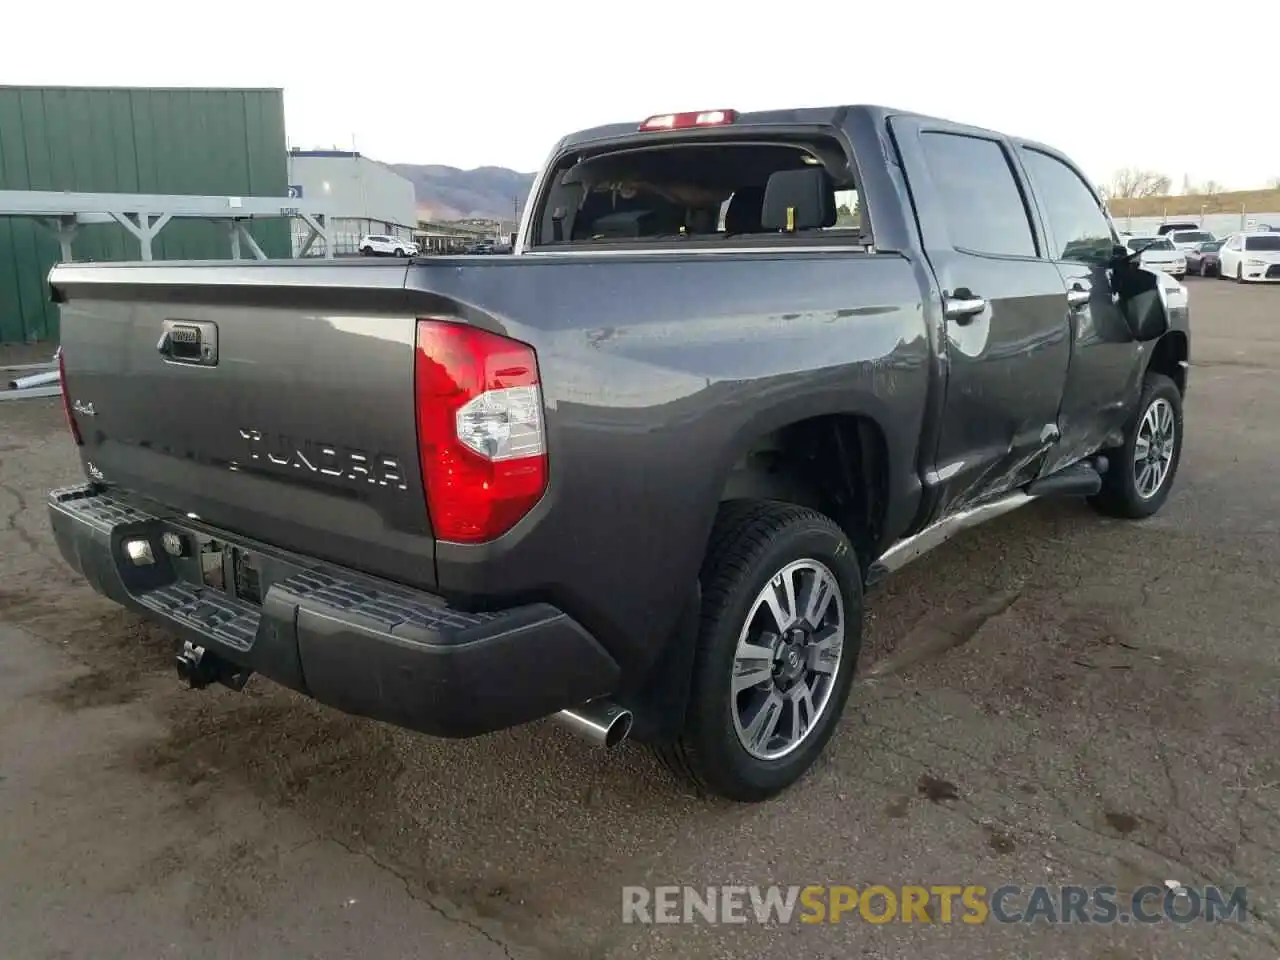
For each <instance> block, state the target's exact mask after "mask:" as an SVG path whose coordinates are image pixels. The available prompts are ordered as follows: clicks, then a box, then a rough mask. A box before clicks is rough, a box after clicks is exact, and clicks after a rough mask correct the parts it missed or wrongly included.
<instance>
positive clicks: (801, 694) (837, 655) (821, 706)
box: [730, 560, 845, 760]
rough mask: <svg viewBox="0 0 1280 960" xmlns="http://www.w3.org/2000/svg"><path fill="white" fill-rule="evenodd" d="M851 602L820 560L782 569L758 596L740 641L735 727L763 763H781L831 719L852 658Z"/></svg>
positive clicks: (736, 655) (735, 666) (734, 695)
mask: <svg viewBox="0 0 1280 960" xmlns="http://www.w3.org/2000/svg"><path fill="white" fill-rule="evenodd" d="M844 634H845V610H844V598H843V597H842V596H841V594H840V585H839V582H838V581H837V580H836V577H835V574H833V573H832V572H831V570H830V569H829V568H828V567H827V566H826V565H825V564H823V563H820V562H819V561H817V560H797V561H795V562H793V563H789V564H787V565H786V566H785V567H783V568H782V569H781V570H779V571H778V572H777V573H776V574H774V575H773V577H772V578H771V579H770V580H769V582H768V583H767V584H765V586H764V588H763V589H762V590H761V591H760V592H759V593H758V594H756V598H755V600H754V601H753V602H752V604H751V608H750V611H749V612H748V613H747V619H746V623H744V624H743V627H742V631H741V633H739V634H738V646H737V649H736V650H735V652H734V660H733V684H732V688H731V694H730V696H731V698H732V713H733V726H734V729H735V730H736V731H737V733H738V740H739V742H740V743H741V744H742V746H743V749H745V750H746V751H747V753H749V754H750V755H751V756H753V757H755V758H756V759H757V760H778V759H781V758H782V757H785V756H786V755H787V754H789V753H791V752H792V751H793V750H796V749H797V748H798V747H800V745H801V744H803V743H804V742H805V741H806V740H808V738H809V736H810V735H811V734H812V733H813V731H814V730H816V729H817V727H818V722H819V721H820V720H821V719H822V718H823V716H825V714H826V711H827V708H828V707H829V706H830V703H831V694H832V692H833V690H834V689H835V681H836V675H837V674H838V672H839V670H840V663H841V660H842V658H843V654H844Z"/></svg>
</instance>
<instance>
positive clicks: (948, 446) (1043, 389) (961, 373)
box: [890, 117, 1070, 519]
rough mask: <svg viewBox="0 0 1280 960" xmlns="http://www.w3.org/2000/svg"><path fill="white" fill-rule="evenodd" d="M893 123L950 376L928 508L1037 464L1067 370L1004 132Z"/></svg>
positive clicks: (939, 415) (1029, 472)
mask: <svg viewBox="0 0 1280 960" xmlns="http://www.w3.org/2000/svg"><path fill="white" fill-rule="evenodd" d="M890 126H891V130H892V132H893V137H894V139H895V141H897V143H898V146H899V154H900V156H901V159H902V165H903V168H904V169H905V171H906V174H907V181H908V184H909V185H910V188H911V195H912V201H913V203H914V205H915V207H916V215H917V219H918V222H919V224H920V234H921V240H922V243H923V246H924V252H925V254H926V256H927V257H928V260H929V263H930V264H931V265H932V267H933V272H934V275H935V276H936V278H937V281H938V285H939V286H940V287H941V289H942V296H943V314H944V316H943V328H942V331H941V341H942V342H941V343H940V345H939V346H940V352H941V353H942V354H943V357H944V360H945V370H946V386H945V393H944V396H943V397H942V398H941V403H940V407H935V411H936V416H935V417H933V418H931V420H930V423H931V425H933V426H934V432H933V435H932V436H926V438H925V439H926V444H930V445H932V448H933V449H932V452H933V459H932V462H930V461H928V460H926V461H925V464H924V470H923V474H924V479H925V486H926V497H927V498H928V507H929V508H930V513H931V519H936V518H938V517H940V516H943V515H945V514H947V513H950V512H954V511H955V510H958V509H962V508H964V507H966V506H968V505H971V504H973V503H974V502H976V501H980V500H983V499H986V498H989V497H991V496H994V495H996V494H999V493H1002V492H1005V491H1007V490H1010V489H1012V488H1014V487H1017V486H1020V485H1022V484H1024V483H1027V482H1029V481H1031V480H1033V479H1035V477H1036V476H1037V475H1038V474H1039V472H1040V466H1041V463H1042V462H1043V460H1044V457H1045V456H1046V454H1047V452H1048V451H1049V449H1051V447H1052V445H1053V443H1054V441H1055V440H1056V439H1057V433H1058V428H1057V425H1056V420H1057V416H1058V407H1059V403H1060V401H1061V399H1062V390H1063V386H1064V384H1065V382H1066V376H1067V364H1068V362H1069V354H1070V348H1069V344H1068V334H1067V314H1066V290H1065V288H1064V287H1063V284H1062V277H1061V276H1060V275H1059V273H1058V270H1057V268H1055V267H1054V265H1053V264H1052V263H1051V262H1050V261H1049V260H1047V259H1045V258H1044V257H1043V255H1042V243H1043V241H1042V238H1041V236H1040V233H1039V231H1038V229H1037V223H1036V221H1035V219H1034V217H1033V214H1032V211H1031V208H1030V205H1029V203H1028V198H1027V194H1026V190H1025V187H1024V184H1023V182H1022V180H1021V179H1020V176H1019V173H1018V170H1017V168H1016V166H1015V164H1014V162H1013V159H1012V148H1011V145H1010V143H1009V142H1008V141H1007V140H1006V139H1004V138H1002V137H1000V136H999V135H998V134H994V133H991V132H989V131H984V130H977V129H973V128H968V127H960V126H958V125H954V124H947V123H944V122H941V121H930V120H921V119H917V118H914V117H894V118H893V119H892V120H891V121H890ZM922 449H923V450H924V451H925V454H924V455H925V456H928V452H929V447H928V446H926V447H924V448H922Z"/></svg>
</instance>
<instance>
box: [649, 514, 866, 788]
mask: <svg viewBox="0 0 1280 960" xmlns="http://www.w3.org/2000/svg"><path fill="white" fill-rule="evenodd" d="M702 577H703V603H702V621H701V626H700V631H699V637H698V649H697V651H696V654H695V660H694V674H693V683H692V689H691V694H690V700H689V707H688V710H687V712H686V717H685V727H684V730H683V731H682V733H681V734H680V736H679V738H678V739H677V740H676V741H675V742H674V743H670V744H664V745H661V746H659V747H658V748H657V752H658V755H659V757H661V758H662V759H663V760H664V761H665V762H666V763H667V765H668V766H669V767H671V769H672V770H673V771H675V772H676V773H677V774H678V775H680V776H682V777H684V778H685V779H687V780H689V781H690V782H692V783H693V784H694V785H695V786H696V787H698V788H699V789H700V790H702V791H703V792H705V793H712V794H718V795H720V796H723V797H727V798H729V799H731V800H738V801H743V802H755V801H760V800H765V799H767V798H769V797H771V796H773V795H775V794H777V793H780V792H781V791H782V790H784V789H786V788H787V787H789V786H790V785H791V784H793V783H795V782H796V781H797V780H798V779H800V777H801V776H803V775H804V773H805V772H806V771H807V770H808V769H809V768H810V767H811V766H813V764H814V761H816V760H817V758H818V756H819V755H820V754H821V753H822V751H823V749H824V748H825V746H826V744H827V741H828V740H830V738H831V735H832V733H833V732H834V731H835V728H836V724H837V723H838V722H839V720H840V714H841V712H842V711H843V709H844V704H845V701H846V700H847V699H848V696H849V688H850V685H851V684H852V682H853V675H854V670H855V668H856V665H857V659H858V653H859V651H860V649H861V645H862V577H861V573H860V570H859V567H858V561H857V558H856V556H855V554H854V550H853V547H852V546H851V545H850V543H849V540H848V538H847V537H846V536H845V535H844V533H843V532H842V531H841V530H840V528H839V527H838V526H836V525H835V524H834V523H833V522H832V521H830V520H829V519H827V518H826V517H824V516H823V515H822V514H820V513H817V512H816V511H813V510H809V509H806V508H803V507H797V506H793V505H790V504H785V503H778V502H774V501H737V502H734V503H731V504H726V505H724V507H722V509H721V514H720V517H719V518H718V520H717V522H716V526H715V530H714V532H713V534H712V538H711V546H710V549H709V551H708V555H707V558H706V561H705V563H704V565H703V572H702Z"/></svg>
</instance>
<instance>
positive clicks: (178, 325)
mask: <svg viewBox="0 0 1280 960" xmlns="http://www.w3.org/2000/svg"><path fill="white" fill-rule="evenodd" d="M156 352H157V353H159V354H160V356H162V357H164V359H165V362H166V363H187V364H192V365H194V366H201V367H212V366H216V365H217V363H218V325H217V324H215V323H209V322H208V321H195V320H166V321H165V322H164V328H163V332H162V333H161V334H160V340H159V342H158V343H157V344H156Z"/></svg>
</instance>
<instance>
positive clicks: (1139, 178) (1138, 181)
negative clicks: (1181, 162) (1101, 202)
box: [1106, 167, 1172, 200]
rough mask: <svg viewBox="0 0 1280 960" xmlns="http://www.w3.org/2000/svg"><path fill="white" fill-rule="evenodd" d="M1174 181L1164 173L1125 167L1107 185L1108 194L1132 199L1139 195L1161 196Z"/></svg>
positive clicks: (1113, 197) (1167, 191)
mask: <svg viewBox="0 0 1280 960" xmlns="http://www.w3.org/2000/svg"><path fill="white" fill-rule="evenodd" d="M1170 186H1172V181H1171V180H1170V179H1169V178H1168V177H1166V176H1165V175H1164V174H1163V173H1157V172H1156V171H1154V170H1142V169H1139V168H1138V167H1125V168H1124V169H1123V170H1117V171H1116V172H1115V174H1114V175H1113V176H1112V177H1111V182H1110V183H1109V184H1108V185H1107V191H1106V192H1107V196H1108V197H1109V198H1111V199H1114V200H1131V199H1135V198H1137V197H1161V196H1165V195H1167V194H1168V193H1169V188H1170Z"/></svg>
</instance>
